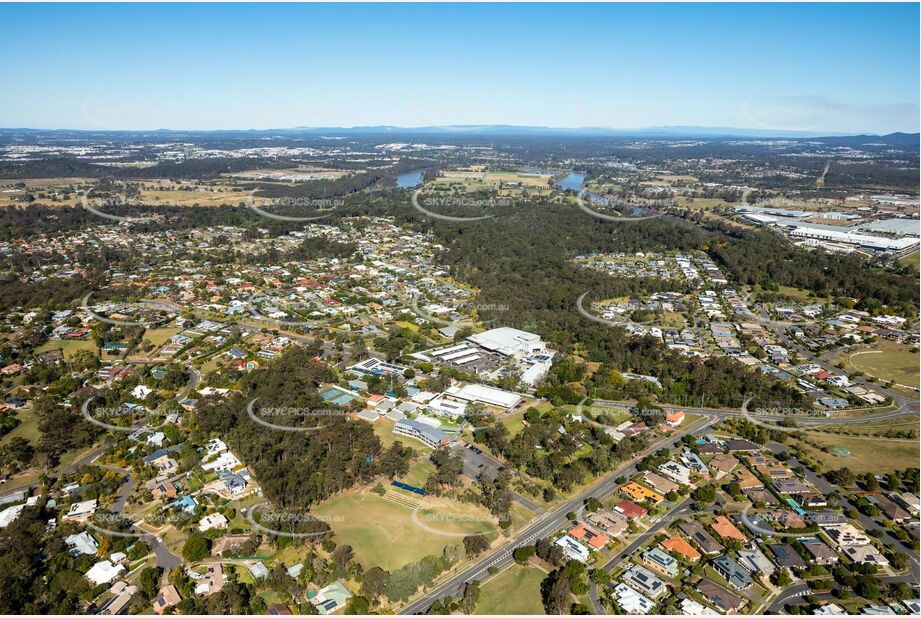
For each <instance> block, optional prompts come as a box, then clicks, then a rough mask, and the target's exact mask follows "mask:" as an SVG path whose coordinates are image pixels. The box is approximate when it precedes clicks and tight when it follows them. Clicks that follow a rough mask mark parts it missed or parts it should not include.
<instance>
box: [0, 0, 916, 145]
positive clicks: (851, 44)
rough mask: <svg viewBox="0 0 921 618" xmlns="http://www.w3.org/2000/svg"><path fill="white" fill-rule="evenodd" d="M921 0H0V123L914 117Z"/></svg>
mask: <svg viewBox="0 0 921 618" xmlns="http://www.w3.org/2000/svg"><path fill="white" fill-rule="evenodd" d="M918 22H919V7H918V5H917V4H799V5H791V4H777V5H752V4H748V5H726V4H709V5H688V4H657V5H651V4H641V5H640V4H638V5H546V4H505V5H482V4H477V5H422V4H415V5H395V4H385V5H365V4H340V5H289V4H284V5H241V4H198V5H162V4H161V5H113V4H105V5H79V4H76V5H75V4H70V5H38V4H31V5H11V4H3V5H0V23H2V24H4V27H3V35H2V36H0V54H2V56H0V57H2V58H3V61H2V62H0V83H2V84H3V91H4V95H3V96H2V97H0V126H2V127H34V128H76V129H156V128H171V129H222V128H224V129H244V128H280V127H294V126H356V125H376V124H389V125H400V126H425V125H442V124H518V125H546V126H556V127H578V126H603V127H615V128H639V127H647V126H659V125H698V126H721V127H744V128H761V129H773V130H808V131H818V132H823V131H827V132H874V133H887V132H891V131H898V130H902V131H917V130H918V117H919V108H918V103H919V96H918V93H919V89H921V83H919V60H918V58H919V56H918V49H919V29H918Z"/></svg>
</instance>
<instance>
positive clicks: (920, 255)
mask: <svg viewBox="0 0 921 618" xmlns="http://www.w3.org/2000/svg"><path fill="white" fill-rule="evenodd" d="M899 264H901V265H902V266H914V267H915V270H921V251H915V252H914V253H909V254H908V255H906V256H905V257H903V258H899Z"/></svg>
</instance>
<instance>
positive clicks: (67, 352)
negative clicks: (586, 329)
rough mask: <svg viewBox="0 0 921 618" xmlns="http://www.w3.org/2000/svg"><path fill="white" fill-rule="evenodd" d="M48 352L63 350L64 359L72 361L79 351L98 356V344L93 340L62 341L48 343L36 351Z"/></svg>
mask: <svg viewBox="0 0 921 618" xmlns="http://www.w3.org/2000/svg"><path fill="white" fill-rule="evenodd" d="M48 350H62V351H63V352H64V358H65V359H66V360H70V359H71V357H73V355H74V354H76V353H77V352H78V351H79V350H89V351H90V352H92V353H94V354H96V353H97V352H98V349H97V348H96V343H95V342H94V341H93V340H92V339H87V340H85V341H84V340H70V339H66V340H61V341H57V340H55V341H46V342H45V343H43V344H42V345H40V346H39V347H38V348H36V349H35V351H36V352H39V353H41V352H47V351H48Z"/></svg>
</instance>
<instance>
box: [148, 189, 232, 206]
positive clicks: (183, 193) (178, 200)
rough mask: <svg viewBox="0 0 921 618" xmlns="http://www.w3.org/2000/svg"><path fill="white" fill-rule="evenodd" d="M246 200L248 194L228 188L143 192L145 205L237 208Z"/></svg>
mask: <svg viewBox="0 0 921 618" xmlns="http://www.w3.org/2000/svg"><path fill="white" fill-rule="evenodd" d="M245 199H246V193H243V192H240V191H230V190H228V189H226V188H223V187H222V188H198V189H195V190H191V191H188V190H181V189H167V190H162V191H159V190H157V191H147V190H142V191H141V200H142V201H143V202H144V203H145V204H168V205H176V206H221V205H223V204H226V205H228V206H236V205H237V204H239V203H241V202H243V201H244V200H245Z"/></svg>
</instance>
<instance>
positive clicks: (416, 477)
mask: <svg viewBox="0 0 921 618" xmlns="http://www.w3.org/2000/svg"><path fill="white" fill-rule="evenodd" d="M434 471H435V466H434V465H432V464H431V463H430V462H429V461H428V459H423V460H420V461H416V462H413V464H412V465H411V466H409V473H408V474H407V475H406V476H404V477H403V478H401V479H399V480H401V481H403V482H404V483H408V484H410V485H415V486H416V487H422V486H424V485H425V479H427V478H428V477H429V474H431V473H432V472H434Z"/></svg>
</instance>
